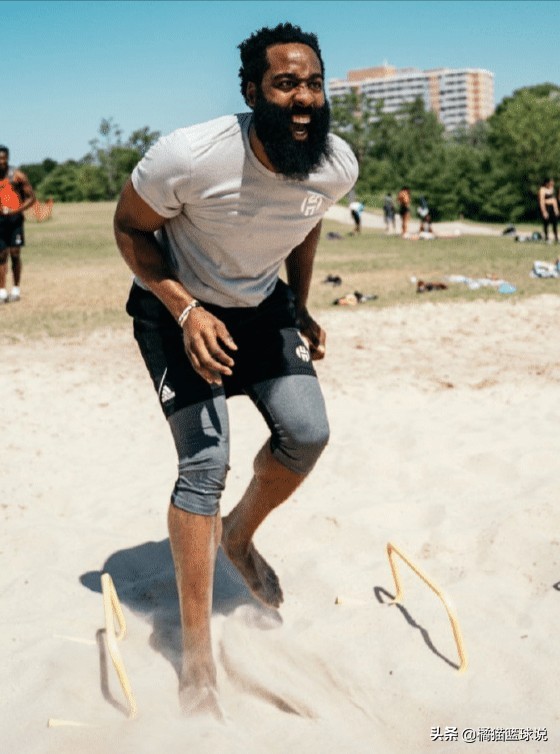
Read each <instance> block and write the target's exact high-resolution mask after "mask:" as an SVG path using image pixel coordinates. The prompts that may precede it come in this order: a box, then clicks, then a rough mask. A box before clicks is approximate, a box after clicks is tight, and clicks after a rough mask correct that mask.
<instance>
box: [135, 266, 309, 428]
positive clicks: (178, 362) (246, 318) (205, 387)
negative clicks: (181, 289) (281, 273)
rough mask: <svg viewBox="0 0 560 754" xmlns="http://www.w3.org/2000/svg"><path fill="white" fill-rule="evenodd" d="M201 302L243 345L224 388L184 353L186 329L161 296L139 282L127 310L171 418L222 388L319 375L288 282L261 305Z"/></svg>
mask: <svg viewBox="0 0 560 754" xmlns="http://www.w3.org/2000/svg"><path fill="white" fill-rule="evenodd" d="M201 303H202V304H203V306H204V308H205V309H207V310H208V311H209V312H211V313H212V314H213V315H214V316H215V317H217V318H218V319H220V320H221V321H222V322H223V323H224V324H225V326H226V327H227V329H228V331H229V333H230V335H231V337H232V338H233V340H234V342H235V344H236V345H237V347H238V350H237V351H235V352H232V354H231V355H232V358H233V359H234V361H235V365H234V366H233V374H232V375H231V376H228V375H223V376H222V383H223V387H217V386H212V385H209V384H208V383H207V382H206V380H204V379H203V378H202V377H201V376H200V375H198V374H197V373H196V372H195V370H194V369H193V367H192V364H191V363H190V361H189V359H188V357H187V355H186V353H185V349H184V345H183V336H182V330H181V328H180V327H179V325H178V324H177V322H176V321H175V319H174V318H173V317H172V316H171V314H170V313H169V311H168V310H167V309H166V308H165V306H164V305H163V304H162V303H161V302H160V301H159V299H158V298H156V296H154V295H153V293H151V292H150V291H146V290H144V289H143V288H140V286H138V285H136V284H134V285H133V286H132V290H131V291H130V296H129V298H128V302H127V305H126V311H127V312H128V314H129V315H130V316H131V317H132V318H133V320H134V337H135V338H136V341H137V343H138V346H139V348H140V352H141V353H142V357H143V358H144V362H145V363H146V367H147V368H148V371H149V373H150V376H151V378H152V382H153V384H154V387H155V389H156V391H157V393H158V396H159V399H160V403H161V407H162V409H163V412H164V414H165V415H166V416H167V417H169V416H171V415H172V414H173V413H175V411H178V410H180V409H181V408H185V407H186V406H190V405H193V404H194V403H199V402H201V401H206V400H209V399H211V398H213V397H215V396H216V394H217V393H219V392H225V395H226V398H229V397H230V396H232V395H240V394H243V393H245V392H246V389H247V387H249V386H251V385H254V384H256V383H258V382H262V381H263V380H270V379H273V378H275V377H282V376H286V375H290V374H305V375H310V376H312V377H316V374H315V369H314V367H313V363H312V361H311V355H310V353H309V349H308V347H307V344H306V343H305V341H304V340H303V338H302V337H301V335H300V332H299V330H298V328H297V326H296V314H295V305H294V296H293V293H292V291H291V289H290V288H289V287H288V286H287V285H286V284H285V283H284V282H283V281H281V280H279V281H278V283H277V285H276V288H275V289H274V291H273V293H272V294H271V295H270V296H269V297H268V298H267V299H265V300H264V301H263V302H262V303H261V304H259V305H258V306H254V307H232V308H225V307H221V306H216V305H213V304H205V303H203V302H201ZM222 347H224V346H222ZM226 350H227V349H226Z"/></svg>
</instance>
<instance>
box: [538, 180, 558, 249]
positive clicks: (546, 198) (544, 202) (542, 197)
mask: <svg viewBox="0 0 560 754" xmlns="http://www.w3.org/2000/svg"><path fill="white" fill-rule="evenodd" d="M538 196H539V210H540V213H541V218H542V223H543V230H544V240H545V241H546V242H548V240H549V239H548V228H549V226H550V227H551V228H552V233H553V234H554V240H555V241H556V243H558V201H559V199H558V198H557V197H556V192H555V190H554V181H553V179H552V178H545V179H544V181H543V182H542V184H541V186H540V188H539V195H538Z"/></svg>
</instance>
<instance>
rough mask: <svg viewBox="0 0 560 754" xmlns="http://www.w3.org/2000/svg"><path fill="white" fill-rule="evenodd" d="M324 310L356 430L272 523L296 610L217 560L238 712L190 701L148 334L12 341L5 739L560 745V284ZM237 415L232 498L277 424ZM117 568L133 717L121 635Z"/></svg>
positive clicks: (190, 748)
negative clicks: (198, 707)
mask: <svg viewBox="0 0 560 754" xmlns="http://www.w3.org/2000/svg"><path fill="white" fill-rule="evenodd" d="M549 289H550V286H549ZM19 305H24V303H23V302H22V303H21V304H19ZM321 322H322V324H323V325H324V326H325V328H326V329H327V332H328V341H327V346H328V353H327V358H326V359H325V361H324V362H322V363H319V364H318V365H317V370H318V372H319V375H320V379H321V382H322V385H323V389H324V393H325V395H326V400H327V405H328V410H329V417H330V423H331V431H332V436H331V442H330V444H329V446H328V447H327V449H326V451H325V453H324V455H323V456H322V458H321V459H320V461H319V463H318V465H317V467H316V468H315V470H314V472H313V473H312V474H311V476H310V477H309V478H308V479H307V480H306V481H305V483H304V484H303V485H302V486H301V488H300V489H298V490H297V492H296V493H295V494H294V496H293V498H292V499H291V500H290V501H289V502H288V503H286V504H285V505H284V506H282V507H281V508H280V509H279V510H277V511H276V512H274V513H273V514H272V515H271V516H270V517H269V519H267V521H266V522H265V523H264V525H263V526H262V528H261V529H260V530H259V531H258V532H257V536H256V544H257V546H258V548H259V550H260V551H261V552H262V554H263V555H264V557H266V558H267V560H269V562H270V563H271V564H272V566H273V567H274V568H275V570H276V572H277V574H278V576H279V577H280V581H281V584H282V588H283V591H284V598H285V599H284V603H283V605H282V607H281V609H280V611H279V612H278V613H276V612H274V611H267V610H265V609H263V608H261V607H260V606H259V605H258V604H256V602H255V601H254V600H253V599H252V598H251V596H250V594H249V593H248V591H247V590H246V588H245V587H244V585H243V583H242V582H241V580H240V579H239V577H238V575H237V574H236V572H235V570H234V569H233V567H232V566H231V565H230V564H229V562H228V561H227V559H226V558H225V557H224V556H223V554H222V553H221V552H220V553H219V557H218V563H217V573H216V580H215V594H214V604H213V617H212V630H213V642H214V652H215V657H216V662H217V668H218V686H219V695H220V703H221V706H222V709H223V711H224V715H225V721H224V722H223V723H220V722H217V721H215V720H213V719H188V718H184V717H183V716H182V715H181V713H180V709H179V703H178V693H177V692H178V677H177V672H178V668H179V650H180V625H179V612H178V604H177V592H176V588H175V582H174V574H173V566H172V561H171V554H170V549H169V542H168V538H167V530H166V513H167V501H168V498H169V493H170V491H171V488H172V485H173V481H174V476H175V458H174V448H173V444H172V441H171V437H170V435H169V433H168V430H167V427H166V425H165V421H164V420H163V417H162V415H160V410H159V407H158V405H157V401H156V397H155V395H154V394H153V391H152V387H151V385H150V382H149V379H148V377H147V374H146V373H145V370H144V366H143V364H142V363H141V359H140V356H139V354H138V353H137V350H136V346H135V344H134V342H133V340H132V337H131V335H130V333H129V332H126V331H114V332H112V331H103V332H99V333H97V334H95V335H93V336H90V337H87V338H84V339H73V340H62V341H60V340H54V341H48V340H45V341H39V342H34V343H29V344H25V343H16V344H13V345H10V344H6V343H4V344H3V345H1V346H0V360H1V364H2V369H1V373H0V384H1V389H2V396H3V405H2V419H1V421H2V427H1V438H2V465H1V503H0V505H1V507H0V516H1V519H2V524H1V529H0V532H1V533H0V558H1V563H2V569H1V571H0V589H1V594H2V608H3V609H2V615H1V618H0V640H1V641H0V646H1V647H2V649H1V650H0V651H1V653H2V661H1V662H0V688H1V692H2V693H1V696H0V751H2V752H6V753H8V752H9V753H11V754H76V752H79V754H108V753H109V752H119V754H126V753H128V752H130V754H132V753H134V754H152V753H153V752H160V751H163V752H166V753H167V754H183V753H184V752H196V754H222V753H223V754H247V753H249V754H261V753H262V752H267V753H269V754H304V753H305V754H307V753H309V754H315V753H316V752H321V753H322V754H327V753H332V754H346V753H347V752H352V754H362V753H363V754H372V752H381V753H382V754H428V753H429V754H432V752H433V753H437V752H445V754H448V753H452V754H453V753H457V754H459V752H466V751H469V752H473V751H476V752H494V751H496V752H503V754H506V753H507V754H536V753H537V752H543V753H544V752H547V753H548V752H550V754H552V752H557V751H558V750H559V747H560V708H559V705H558V694H557V688H558V677H559V672H560V650H559V647H558V640H557V631H558V626H559V625H560V527H559V513H558V503H559V493H560V482H559V477H560V475H559V464H558V452H559V440H560V429H559V428H560V338H558V326H559V323H560V298H559V297H558V296H556V295H551V294H548V295H543V296H540V297H537V298H532V299H526V300H516V299H515V298H514V297H512V298H508V299H507V300H504V299H502V298H500V299H499V297H498V294H496V299H495V300H491V301H486V302H483V301H477V302H470V303H445V304H439V303H438V302H437V294H434V298H433V302H429V303H428V302H424V303H423V304H422V305H421V306H410V307H397V308H392V309H379V310H374V309H368V307H367V305H363V306H358V307H354V308H347V309H344V310H341V309H339V308H338V307H336V308H333V309H332V310H329V311H328V312H326V313H324V315H323V317H322V318H321ZM230 415H231V424H232V458H231V471H230V474H229V477H228V486H227V489H226V492H225V495H224V498H223V502H222V509H223V512H224V514H225V513H227V512H229V511H230V510H231V509H232V508H233V506H234V505H235V503H236V501H237V499H238V498H239V496H240V495H241V493H242V492H243V490H244V488H245V485H246V484H247V482H248V480H249V478H250V474H251V461H252V458H253V456H254V454H255V453H256V451H257V450H258V449H259V447H260V446H261V444H262V442H263V441H264V439H265V437H266V430H265V425H264V422H263V421H262V419H261V417H260V415H259V414H258V412H257V411H256V409H255V408H254V407H253V406H252V404H251V403H250V402H249V400H248V399H245V398H236V399H233V400H232V401H230ZM388 542H392V543H394V544H395V545H396V546H397V547H399V548H400V549H401V550H402V552H403V553H405V554H406V556H407V557H408V558H409V559H410V560H411V561H412V562H413V563H414V564H415V565H416V566H418V567H419V568H420V569H421V570H422V571H423V572H424V573H425V574H426V575H427V576H429V578H430V579H432V580H433V582H434V583H435V584H436V585H437V587H438V588H439V589H441V590H442V592H443V594H444V596H445V598H446V599H448V600H449V602H450V604H451V607H452V608H453V609H454V611H455V613H456V615H457V619H458V622H459V626H460V631H461V635H462V638H463V642H464V648H465V652H466V655H467V657H468V668H467V670H466V671H465V672H464V673H459V672H458V669H457V665H458V659H459V658H458V653H457V647H456V644H455V641H454V638H453V633H452V631H451V626H450V622H449V620H448V617H447V613H446V611H445V608H444V605H443V604H442V603H441V602H440V601H439V599H438V597H437V596H436V594H434V592H433V591H431V590H430V589H429V587H428V586H427V585H426V584H425V583H424V582H423V581H421V580H420V579H419V578H418V577H417V576H416V575H415V573H414V572H413V571H412V570H411V569H410V568H409V567H408V566H407V565H406V564H405V563H404V562H402V561H400V560H399V559H398V558H397V561H396V562H397V565H398V566H399V572H400V574H401V578H402V584H403V595H404V598H403V603H402V605H400V606H397V605H390V604H389V603H390V601H391V598H392V596H394V594H395V585H394V582H393V578H392V574H391V569H390V567H389V562H388V559H387V554H386V545H387V543H388ZM103 571H106V572H108V573H110V574H111V576H112V579H113V582H114V584H115V587H116V590H117V593H118V595H119V599H120V603H121V605H122V608H123V612H124V616H125V618H126V623H127V629H128V631H127V635H126V637H125V638H124V639H123V640H122V641H120V642H119V643H118V646H119V649H120V652H121V655H122V658H123V661H124V664H125V667H126V673H127V676H128V679H129V681H130V686H131V689H132V692H133V694H134V698H135V700H136V703H137V707H138V715H137V718H136V719H134V720H129V719H127V709H126V700H125V697H124V695H123V691H122V688H121V685H120V683H119V680H118V678H117V675H116V673H115V670H114V668H113V666H112V664H111V661H110V659H109V657H108V655H107V649H106V641H105V637H104V634H103V631H102V629H103V628H104V626H105V622H104V613H103V600H102V594H101V587H100V575H101V573H102V572H103ZM49 719H54V720H63V721H70V722H74V723H82V724H84V725H83V726H81V727H77V726H68V725H63V726H59V727H48V726H47V723H48V721H49ZM470 739H473V740H474V741H475V742H474V743H469V740H470ZM546 739H547V740H546Z"/></svg>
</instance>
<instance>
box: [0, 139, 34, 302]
mask: <svg viewBox="0 0 560 754" xmlns="http://www.w3.org/2000/svg"><path fill="white" fill-rule="evenodd" d="M9 158H10V150H9V149H8V147H4V146H0V304H3V303H4V304H5V303H8V301H19V299H20V296H21V292H20V284H21V268H22V262H21V250H22V248H23V246H24V244H25V236H24V233H23V223H24V220H25V217H24V214H23V213H24V212H25V210H26V209H29V208H30V207H32V206H33V204H34V203H35V194H34V192H33V189H32V188H31V184H30V183H29V180H28V178H27V176H26V175H25V173H23V172H22V171H21V170H17V169H15V168H11V167H10V165H9V162H8V161H9ZM8 259H10V260H11V263H12V278H13V286H12V290H11V292H10V294H8V291H7V288H6V283H7V278H8Z"/></svg>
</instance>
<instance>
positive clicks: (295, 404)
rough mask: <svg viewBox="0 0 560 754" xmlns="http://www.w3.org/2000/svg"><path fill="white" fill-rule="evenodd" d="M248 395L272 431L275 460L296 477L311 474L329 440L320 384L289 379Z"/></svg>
mask: <svg viewBox="0 0 560 754" xmlns="http://www.w3.org/2000/svg"><path fill="white" fill-rule="evenodd" d="M249 395H250V397H251V398H252V400H253V401H254V402H255V405H256V407H257V408H258V409H259V411H260V412H261V413H262V414H263V416H264V417H265V419H266V422H267V424H268V426H269V427H270V429H271V432H272V437H271V449H272V453H273V454H274V457H275V458H276V460H278V461H279V462H280V463H282V464H283V465H284V466H286V467H287V468H288V469H290V470H291V471H294V472H295V473H296V474H307V473H309V472H310V471H311V469H312V468H313V466H314V465H315V464H316V462H317V460H318V458H319V456H320V455H321V453H322V451H323V449H324V448H325V446H326V444H327V442H328V440H329V423H328V419H327V414H326V409H325V401H324V399H323V394H322V392H321V388H320V386H319V382H318V380H317V379H316V378H315V377H310V376H308V375H300V374H293V375H288V376H286V377H280V378H276V379H274V380H266V381H265V382H260V383H258V384H257V385H253V386H252V388H251V391H250V392H249Z"/></svg>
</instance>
